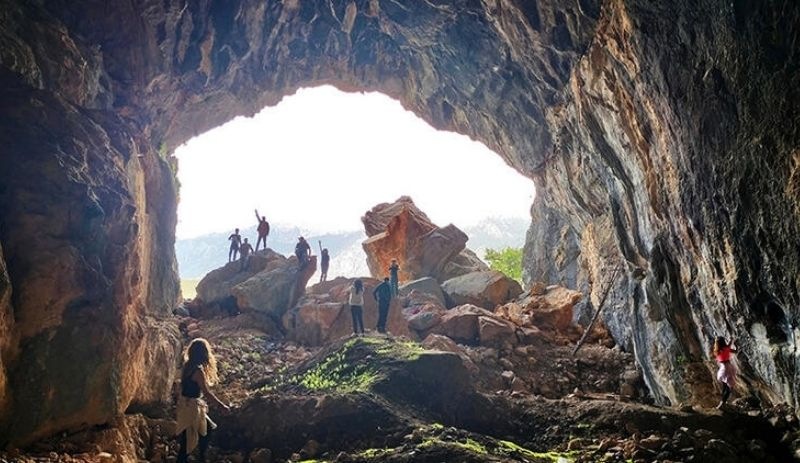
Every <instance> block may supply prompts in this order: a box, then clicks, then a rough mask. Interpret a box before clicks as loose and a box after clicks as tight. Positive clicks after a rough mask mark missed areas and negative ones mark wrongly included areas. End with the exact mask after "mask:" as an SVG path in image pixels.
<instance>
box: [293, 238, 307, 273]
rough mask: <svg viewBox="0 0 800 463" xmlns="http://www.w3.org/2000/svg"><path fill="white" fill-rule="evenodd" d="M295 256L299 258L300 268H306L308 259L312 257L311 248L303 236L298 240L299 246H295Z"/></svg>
mask: <svg viewBox="0 0 800 463" xmlns="http://www.w3.org/2000/svg"><path fill="white" fill-rule="evenodd" d="M294 255H295V256H297V261H298V263H299V264H300V268H301V269H303V268H306V263H308V258H309V257H310V256H311V246H309V244H308V241H306V239H305V238H303V237H302V236H301V237H300V238H298V239H297V244H296V245H295V246H294Z"/></svg>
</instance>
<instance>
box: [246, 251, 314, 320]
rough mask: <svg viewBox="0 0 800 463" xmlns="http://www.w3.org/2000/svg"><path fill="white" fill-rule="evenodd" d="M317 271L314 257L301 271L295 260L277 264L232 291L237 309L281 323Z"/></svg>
mask: <svg viewBox="0 0 800 463" xmlns="http://www.w3.org/2000/svg"><path fill="white" fill-rule="evenodd" d="M316 270H317V259H316V256H311V258H310V259H309V261H308V263H307V264H306V266H305V267H303V268H302V269H301V268H300V266H299V265H298V261H297V257H295V256H291V257H289V258H284V259H283V260H276V261H273V262H272V265H267V266H266V268H265V269H264V270H263V271H261V272H258V273H256V274H255V275H253V276H252V277H251V278H248V279H247V280H245V281H243V282H241V283H239V284H237V285H236V286H234V287H232V288H231V295H233V297H234V298H236V305H237V306H238V307H239V308H240V309H242V310H248V309H251V310H257V311H259V312H265V313H267V314H270V315H272V316H273V317H275V318H276V319H280V318H281V317H282V316H283V314H284V313H286V311H287V310H289V309H290V308H292V307H293V306H294V304H295V303H296V302H297V301H298V300H299V299H300V297H302V295H303V294H304V293H305V289H306V284H308V281H309V280H310V279H311V277H312V276H313V275H314V272H315V271H316Z"/></svg>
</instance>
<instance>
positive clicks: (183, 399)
mask: <svg viewBox="0 0 800 463" xmlns="http://www.w3.org/2000/svg"><path fill="white" fill-rule="evenodd" d="M217 380H218V377H217V359H216V358H215V357H214V353H213V352H211V345H210V344H209V343H208V341H206V340H205V339H203V338H197V339H195V340H193V341H192V342H191V343H190V344H189V347H188V348H187V349H186V353H185V354H184V356H183V368H182V369H181V394H180V397H179V398H178V410H177V411H178V417H177V422H178V426H177V430H176V432H175V434H176V435H178V436H179V437H178V439H179V441H180V446H181V448H180V450H179V452H178V463H185V462H186V461H187V459H188V456H189V454H190V453H192V451H194V449H195V447H199V448H200V460H199V461H201V462H204V461H205V458H206V449H207V448H208V439H209V432H210V431H211V430H212V429H214V428H215V427H216V426H217V425H216V424H214V422H213V421H211V419H210V418H209V417H208V404H207V403H206V401H205V400H203V398H204V397H206V398H208V399H210V400H211V402H213V403H214V404H216V405H217V406H219V407H220V408H222V409H223V410H229V409H230V407H228V406H227V405H225V404H224V403H222V402H221V401H220V400H219V399H218V398H217V396H215V395H214V393H213V392H211V390H210V389H209V386H212V385H213V384H214V383H216V382H217Z"/></svg>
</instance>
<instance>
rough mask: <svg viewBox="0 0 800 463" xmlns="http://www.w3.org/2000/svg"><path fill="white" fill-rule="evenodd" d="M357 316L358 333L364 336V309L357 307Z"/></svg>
mask: <svg viewBox="0 0 800 463" xmlns="http://www.w3.org/2000/svg"><path fill="white" fill-rule="evenodd" d="M357 315H358V331H359V332H360V333H361V334H364V308H363V307H359V308H358V313H357Z"/></svg>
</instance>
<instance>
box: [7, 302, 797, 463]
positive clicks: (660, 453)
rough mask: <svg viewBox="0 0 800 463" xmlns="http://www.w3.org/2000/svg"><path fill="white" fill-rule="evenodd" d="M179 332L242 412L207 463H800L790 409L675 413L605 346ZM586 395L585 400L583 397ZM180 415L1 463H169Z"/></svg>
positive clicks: (218, 328)
mask: <svg viewBox="0 0 800 463" xmlns="http://www.w3.org/2000/svg"><path fill="white" fill-rule="evenodd" d="M176 322H177V323H180V325H181V328H182V331H183V332H184V334H185V335H186V336H187V339H188V337H189V336H198V335H200V336H203V337H206V338H207V339H209V340H210V341H211V343H212V345H213V346H214V349H215V353H216V355H217V357H218V361H219V364H220V384H218V385H216V386H215V387H214V390H215V391H216V392H217V394H218V396H219V397H220V398H221V399H222V400H223V401H226V402H230V403H231V404H232V405H233V407H232V411H231V412H229V413H222V412H220V411H218V410H214V409H213V408H212V410H211V412H210V414H211V415H212V417H213V418H214V419H215V421H217V422H218V423H219V428H218V429H217V430H216V431H215V434H214V435H213V437H212V445H211V447H210V449H209V455H208V461H218V462H231V463H244V462H248V461H250V462H256V463H263V462H269V461H305V462H377V461H388V462H442V461H446V462H449V461H454V462H455V461H458V462H483V461H521V462H537V463H538V462H559V463H567V462H575V463H578V462H651V461H660V462H670V461H674V462H678V461H693V462H754V461H759V462H786V461H795V458H796V457H795V456H796V455H800V454H796V453H795V448H796V447H797V446H798V445H800V426H798V422H797V419H796V418H795V415H794V414H793V412H792V411H791V410H789V409H788V408H787V407H773V408H770V409H767V410H759V409H755V408H750V407H748V406H747V403H746V401H744V400H739V401H735V402H734V403H733V404H732V405H731V406H730V407H729V408H727V409H725V410H724V411H720V410H716V409H705V408H702V409H701V408H698V407H694V408H692V407H686V406H684V407H676V408H666V407H655V406H652V405H648V404H647V403H644V402H646V397H642V400H640V401H636V400H633V399H631V398H630V397H622V396H620V395H619V394H618V393H617V392H616V391H618V390H619V387H620V384H619V380H618V378H619V372H620V371H621V370H624V369H625V368H627V367H628V366H629V365H627V364H626V362H628V361H630V359H629V358H628V357H626V356H625V355H623V354H621V353H620V352H619V349H612V348H608V347H604V346H601V345H591V346H586V348H585V349H582V351H581V352H582V353H580V354H579V355H578V357H577V359H576V358H572V357H571V355H570V353H571V346H563V345H558V344H553V345H538V346H536V351H535V352H534V351H533V350H530V349H528V350H526V349H519V348H517V349H514V350H513V351H508V352H504V349H491V348H482V347H463V348H462V349H461V350H460V351H459V352H458V353H456V354H454V353H443V352H439V351H431V350H428V349H425V348H423V347H422V346H420V345H419V344H417V343H414V342H412V341H409V340H407V339H404V338H394V337H391V336H390V337H384V336H378V335H376V334H370V333H368V335H367V336H365V337H350V338H345V339H342V340H340V341H337V342H335V343H332V344H331V345H328V346H324V347H322V348H310V347H306V346H300V345H297V344H294V343H291V342H284V341H282V340H281V336H280V334H279V333H277V332H276V331H275V330H274V328H272V327H270V326H268V325H263V324H259V323H256V322H254V320H253V319H251V318H249V317H247V316H239V317H234V318H225V319H213V320H202V321H197V320H193V319H182V320H176ZM581 359H583V360H581ZM588 363H591V364H597V365H598V367H597V368H596V369H592V368H589V367H588V366H587V364H588ZM526 365H527V368H526V367H524V366H526ZM575 369H577V370H580V371H579V372H577V373H576V372H575ZM508 371H513V373H514V375H515V376H514V377H515V378H518V379H517V382H516V383H515V382H514V381H509V378H508V376H509V375H508V373H507V372H508ZM570 371H572V376H573V377H574V378H573V379H570V378H569V375H567V374H566V373H567V372H570ZM603 371H607V372H608V377H603V375H602V372H603ZM504 372H506V373H505V376H504ZM575 381H578V382H585V383H588V384H585V385H584V387H581V388H577V389H576V388H574V387H573V386H574V383H575ZM546 383H553V384H546ZM519 384H525V386H526V387H525V389H524V390H523V388H521V387H518V385H519ZM604 389H605V390H604ZM173 415H174V410H173V409H156V410H130V413H129V414H127V415H126V416H124V417H121V418H120V419H119V420H118V421H117V422H115V423H111V424H110V425H108V426H104V427H95V428H92V429H87V430H84V431H81V432H77V433H74V434H63V435H60V436H57V437H54V438H51V439H49V440H46V441H42V442H39V443H37V444H35V445H33V446H32V447H30V448H27V449H24V450H12V451H8V452H4V453H2V452H0V462H98V461H109V462H142V461H148V462H173V461H175V458H176V454H177V442H176V441H175V439H174V438H173V437H172V436H171V433H172V429H173V426H174V422H173V421H172V418H171V417H172V416H173ZM797 461H800V459H798V460H797Z"/></svg>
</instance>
